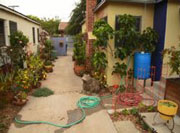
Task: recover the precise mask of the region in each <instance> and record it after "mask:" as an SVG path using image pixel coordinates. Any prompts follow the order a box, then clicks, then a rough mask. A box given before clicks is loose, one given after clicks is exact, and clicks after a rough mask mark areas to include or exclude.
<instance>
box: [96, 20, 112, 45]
mask: <svg viewBox="0 0 180 133" xmlns="http://www.w3.org/2000/svg"><path fill="white" fill-rule="evenodd" d="M113 33H114V32H113V29H112V27H111V26H110V25H109V24H108V23H107V22H106V21H104V20H99V21H96V22H95V24H94V28H93V35H95V36H96V38H97V39H96V41H95V42H94V45H95V46H96V47H97V46H103V47H107V44H108V40H109V39H112V38H113Z"/></svg>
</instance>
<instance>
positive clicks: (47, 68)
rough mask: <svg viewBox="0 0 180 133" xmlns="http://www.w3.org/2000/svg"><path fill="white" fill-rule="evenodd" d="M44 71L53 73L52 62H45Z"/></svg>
mask: <svg viewBox="0 0 180 133" xmlns="http://www.w3.org/2000/svg"><path fill="white" fill-rule="evenodd" d="M44 69H45V71H46V72H47V73H50V72H53V65H52V62H51V61H50V60H47V61H45V63H44Z"/></svg>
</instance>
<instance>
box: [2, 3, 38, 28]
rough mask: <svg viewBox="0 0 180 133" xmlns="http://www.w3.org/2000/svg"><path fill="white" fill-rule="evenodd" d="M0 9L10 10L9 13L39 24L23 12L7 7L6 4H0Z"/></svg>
mask: <svg viewBox="0 0 180 133" xmlns="http://www.w3.org/2000/svg"><path fill="white" fill-rule="evenodd" d="M0 9H2V10H4V11H7V12H10V13H12V14H14V15H16V16H19V17H21V18H23V19H25V20H27V21H30V22H32V23H35V24H37V25H40V23H38V22H36V21H34V20H32V19H31V18H29V17H28V16H26V15H24V14H22V13H20V12H18V11H15V10H13V9H11V8H9V7H7V6H5V5H2V4H0Z"/></svg>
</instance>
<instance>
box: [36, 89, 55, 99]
mask: <svg viewBox="0 0 180 133" xmlns="http://www.w3.org/2000/svg"><path fill="white" fill-rule="evenodd" d="M53 94H54V92H53V91H52V90H50V89H48V88H46V87H44V88H40V89H37V90H35V91H34V92H33V94H32V95H33V96H34V97H47V96H50V95H53Z"/></svg>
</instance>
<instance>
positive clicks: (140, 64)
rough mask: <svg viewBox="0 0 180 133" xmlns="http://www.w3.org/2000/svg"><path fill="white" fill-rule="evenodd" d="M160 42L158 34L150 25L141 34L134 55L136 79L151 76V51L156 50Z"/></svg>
mask: <svg viewBox="0 0 180 133" xmlns="http://www.w3.org/2000/svg"><path fill="white" fill-rule="evenodd" d="M157 42H158V34H157V32H156V31H155V30H153V29H152V28H150V27H148V28H146V29H145V30H144V31H143V33H142V34H140V36H139V44H138V49H137V51H139V52H136V53H135V55H134V77H135V78H136V79H144V80H146V79H148V78H150V69H151V53H152V52H153V51H154V50H155V48H156V44H157Z"/></svg>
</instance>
